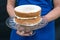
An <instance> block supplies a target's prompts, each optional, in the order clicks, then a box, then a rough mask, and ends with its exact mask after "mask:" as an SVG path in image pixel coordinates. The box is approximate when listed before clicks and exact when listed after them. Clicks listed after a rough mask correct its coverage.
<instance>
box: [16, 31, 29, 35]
mask: <svg viewBox="0 0 60 40" xmlns="http://www.w3.org/2000/svg"><path fill="white" fill-rule="evenodd" d="M16 33H17V34H18V35H21V36H29V35H30V34H28V33H27V34H25V33H24V31H22V32H19V31H17V32H16Z"/></svg>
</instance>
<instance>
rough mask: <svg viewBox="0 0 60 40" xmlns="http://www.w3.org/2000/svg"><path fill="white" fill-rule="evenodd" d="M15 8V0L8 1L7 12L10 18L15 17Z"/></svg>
mask: <svg viewBox="0 0 60 40" xmlns="http://www.w3.org/2000/svg"><path fill="white" fill-rule="evenodd" d="M14 6H15V0H7V12H8V14H9V16H10V17H15V12H14Z"/></svg>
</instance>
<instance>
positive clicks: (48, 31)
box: [10, 0, 55, 40]
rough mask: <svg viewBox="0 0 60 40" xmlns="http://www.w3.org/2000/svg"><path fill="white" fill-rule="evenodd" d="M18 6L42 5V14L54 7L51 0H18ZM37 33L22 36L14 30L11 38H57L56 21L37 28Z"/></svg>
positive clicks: (30, 39)
mask: <svg viewBox="0 0 60 40" xmlns="http://www.w3.org/2000/svg"><path fill="white" fill-rule="evenodd" d="M16 3H17V6H19V5H23V4H34V5H38V6H41V8H42V13H41V16H44V15H46V14H47V13H48V12H50V11H51V10H52V9H53V4H52V1H51V0H16ZM35 32H36V34H35V35H32V36H26V37H25V36H20V35H18V34H16V30H12V32H11V36H10V40H55V24H54V21H51V22H49V23H48V25H47V26H45V27H44V28H41V29H38V30H35Z"/></svg>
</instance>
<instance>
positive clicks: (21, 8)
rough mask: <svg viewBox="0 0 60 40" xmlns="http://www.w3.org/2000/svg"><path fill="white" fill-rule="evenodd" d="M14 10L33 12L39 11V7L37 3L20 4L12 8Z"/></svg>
mask: <svg viewBox="0 0 60 40" xmlns="http://www.w3.org/2000/svg"><path fill="white" fill-rule="evenodd" d="M14 10H15V11H16V12H21V13H33V12H38V11H41V7H40V6H37V5H20V6H17V7H16V8H15V9H14Z"/></svg>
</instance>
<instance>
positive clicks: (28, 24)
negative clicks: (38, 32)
mask: <svg viewBox="0 0 60 40" xmlns="http://www.w3.org/2000/svg"><path fill="white" fill-rule="evenodd" d="M41 21H42V18H41V19H40V20H39V21H38V22H37V23H34V24H33V23H31V24H30V23H28V22H26V23H27V24H20V25H24V26H34V25H37V24H39V23H40V22H41ZM14 22H15V23H16V24H19V23H17V22H16V21H15V18H14Z"/></svg>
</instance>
